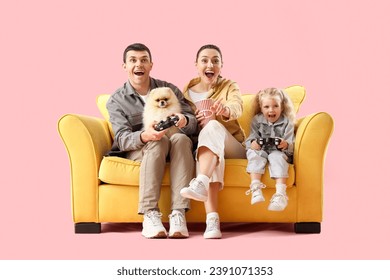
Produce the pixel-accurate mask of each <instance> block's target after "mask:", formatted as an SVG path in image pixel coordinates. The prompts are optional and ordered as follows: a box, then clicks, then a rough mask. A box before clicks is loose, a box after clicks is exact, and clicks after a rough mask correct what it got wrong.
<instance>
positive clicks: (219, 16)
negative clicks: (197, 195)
mask: <svg viewBox="0 0 390 280" xmlns="http://www.w3.org/2000/svg"><path fill="white" fill-rule="evenodd" d="M151 2H152V1H110V3H109V2H107V1H61V2H60V1H41V0H37V1H8V2H7V4H3V3H2V4H0V30H1V38H2V39H1V41H2V42H1V44H0V48H1V52H0V63H1V66H0V69H1V70H0V71H1V83H0V87H1V96H2V99H3V102H2V105H3V106H2V107H3V108H2V110H1V113H0V114H1V126H2V133H1V135H2V137H1V138H0V139H1V147H2V157H1V158H2V164H1V166H2V168H1V175H2V176H1V181H0V188H1V192H0V222H1V223H0V248H1V249H0V259H389V257H390V252H389V248H390V245H389V244H390V242H389V236H390V226H389V207H388V203H389V199H390V188H389V182H388V179H387V177H386V176H385V175H387V174H389V167H388V166H389V163H388V162H389V150H390V149H389V147H388V141H387V139H386V136H385V135H384V134H385V133H386V132H388V131H387V130H388V129H389V123H388V119H389V117H388V108H389V106H388V104H387V102H389V100H388V98H387V97H388V94H389V87H388V85H387V84H386V82H387V81H388V80H389V74H390V71H389V65H390V54H389V50H390V38H389V34H390V31H389V26H390V18H389V15H388V11H389V9H390V7H389V4H387V2H388V1H385V0H383V1H375V0H374V1H373V0H371V1H338V0H331V1H322V2H323V3H318V1H309V0H307V1H304V0H297V1H231V2H233V3H235V4H229V3H227V2H228V1H220V2H219V3H218V1H203V0H199V1H194V2H191V3H190V2H187V1H179V0H175V1H155V2H156V3H154V4H152V3H151ZM274 2H275V3H274ZM238 3H239V4H238ZM133 42H143V43H145V44H146V45H148V46H149V47H150V49H151V51H152V55H153V59H154V63H155V65H154V68H153V70H152V75H153V76H154V77H157V78H161V79H164V80H168V81H170V82H173V83H175V84H176V85H177V86H178V87H179V88H183V86H184V84H185V83H186V82H187V81H188V80H189V79H190V78H192V77H194V76H195V75H196V69H195V67H194V59H195V54H196V51H197V50H198V48H199V47H200V46H201V45H203V44H206V43H214V44H216V45H218V46H219V47H220V48H221V49H222V52H223V59H224V68H223V72H222V74H223V75H224V76H225V77H228V78H231V79H233V80H236V81H237V82H238V84H239V85H240V87H241V89H242V92H243V93H254V92H256V91H257V90H259V89H260V88H264V87H268V86H277V87H285V86H289V85H293V84H300V85H304V86H305V87H306V88H307V98H306V101H305V103H304V104H303V106H302V107H301V111H300V112H299V116H304V115H307V114H310V113H314V112H318V111H326V112H329V113H330V114H331V115H332V116H333V117H334V119H335V124H336V126H335V131H334V134H333V137H332V139H331V142H330V145H329V149H328V154H327V159H326V169H325V188H324V222H323V223H322V230H323V231H322V233H321V234H319V235H296V234H294V233H292V232H291V228H290V227H288V226H281V225H256V224H254V225H242V226H237V225H236V226H232V227H231V228H230V227H225V229H224V233H225V238H224V239H222V240H217V241H210V240H204V239H203V237H202V232H203V225H201V226H199V227H192V228H191V229H192V237H191V238H190V239H187V240H146V239H144V238H142V237H141V234H140V231H139V230H140V227H139V226H136V225H122V226H121V225H113V226H112V227H111V228H109V230H110V232H107V233H103V234H100V235H75V234H74V233H73V223H72V219H71V209H70V183H69V162H68V158H67V155H66V152H65V148H64V146H63V143H62V142H61V141H60V138H59V135H58V133H57V130H56V127H57V120H58V119H59V118H60V117H61V116H62V115H63V114H66V113H79V114H85V115H93V116H99V117H100V114H99V112H98V109H97V107H96V105H95V98H96V96H97V95H98V94H102V93H112V92H113V91H114V90H115V89H117V88H118V87H119V86H121V85H122V84H123V82H124V81H125V79H126V75H125V73H124V72H123V70H122V68H121V59H122V52H123V50H124V48H125V47H126V46H127V45H128V44H130V43H133ZM382 176H383V178H382ZM237 211H239V209H237Z"/></svg>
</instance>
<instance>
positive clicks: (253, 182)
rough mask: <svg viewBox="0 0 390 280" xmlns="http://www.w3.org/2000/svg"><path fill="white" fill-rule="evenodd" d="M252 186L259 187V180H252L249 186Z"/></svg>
mask: <svg viewBox="0 0 390 280" xmlns="http://www.w3.org/2000/svg"><path fill="white" fill-rule="evenodd" d="M253 184H256V185H260V184H261V182H260V180H259V179H253V180H252V182H251V186H252V185H253Z"/></svg>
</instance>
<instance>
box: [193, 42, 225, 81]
mask: <svg viewBox="0 0 390 280" xmlns="http://www.w3.org/2000/svg"><path fill="white" fill-rule="evenodd" d="M195 65H196V68H197V69H198V74H199V77H200V78H201V81H202V82H203V83H205V84H206V85H214V84H215V83H216V82H217V79H218V76H219V74H220V73H221V68H222V60H221V55H220V54H219V52H218V51H217V50H214V49H204V50H202V51H201V52H200V53H199V56H198V59H197V61H196V63H195Z"/></svg>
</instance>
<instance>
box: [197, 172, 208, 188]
mask: <svg viewBox="0 0 390 280" xmlns="http://www.w3.org/2000/svg"><path fill="white" fill-rule="evenodd" d="M196 179H197V180H199V181H201V182H202V183H203V185H204V186H205V187H206V189H208V188H209V184H210V178H209V177H207V176H206V175H203V174H198V176H196Z"/></svg>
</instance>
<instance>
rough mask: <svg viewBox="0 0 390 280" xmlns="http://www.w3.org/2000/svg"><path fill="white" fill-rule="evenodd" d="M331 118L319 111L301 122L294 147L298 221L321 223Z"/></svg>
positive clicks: (331, 129)
mask: <svg viewBox="0 0 390 280" xmlns="http://www.w3.org/2000/svg"><path fill="white" fill-rule="evenodd" d="M333 128H334V123H333V119H332V117H331V116H330V115H329V114H327V113H325V112H319V113H315V114H311V115H309V116H306V117H304V118H301V119H299V120H298V123H297V130H296V139H295V147H294V166H295V184H296V187H297V194H298V196H297V197H298V201H297V205H298V209H297V219H298V222H312V221H321V220H322V197H323V174H324V161H325V156H326V149H327V146H328V143H329V140H330V137H331V135H332V132H333Z"/></svg>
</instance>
